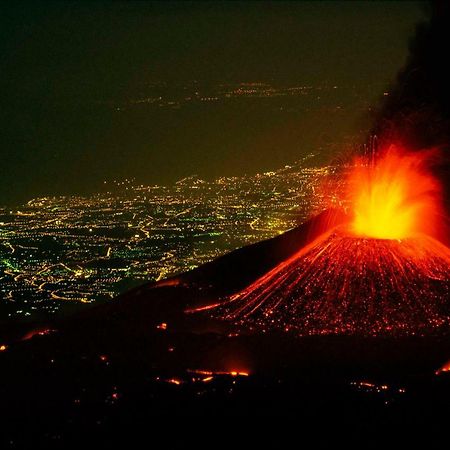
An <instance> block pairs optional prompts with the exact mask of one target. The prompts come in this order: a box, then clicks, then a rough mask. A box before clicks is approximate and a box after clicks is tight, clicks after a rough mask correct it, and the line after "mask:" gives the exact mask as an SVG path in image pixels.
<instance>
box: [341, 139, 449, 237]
mask: <svg viewBox="0 0 450 450" xmlns="http://www.w3.org/2000/svg"><path fill="white" fill-rule="evenodd" d="M434 154H435V152H433V151H422V152H417V153H406V152H404V151H401V150H400V148H399V147H398V146H394V145H392V146H391V147H389V148H388V149H387V150H385V151H382V152H381V156H380V157H379V158H378V159H377V160H376V161H375V163H374V164H368V163H367V161H365V160H364V159H357V160H356V161H355V164H354V167H353V169H352V170H351V171H350V175H349V180H348V192H349V195H348V197H349V200H350V205H351V210H352V213H353V216H354V219H353V226H352V231H353V232H354V233H355V234H356V235H358V236H366V237H373V238H377V239H405V238H407V237H411V236H412V235H414V234H415V233H417V232H421V233H426V234H431V235H433V234H435V231H436V228H437V227H436V225H437V224H436V222H437V221H438V220H439V219H440V217H441V216H442V213H441V206H440V195H441V187H440V185H439V183H438V181H437V180H436V179H435V178H434V177H433V175H432V174H431V173H430V171H429V167H428V166H429V163H430V160H431V159H432V157H433V156H434Z"/></svg>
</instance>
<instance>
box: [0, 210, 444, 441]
mask: <svg viewBox="0 0 450 450" xmlns="http://www.w3.org/2000/svg"><path fill="white" fill-rule="evenodd" d="M329 219H330V217H329V216H327V215H323V216H322V217H319V218H318V219H314V220H313V221H311V222H308V223H307V224H305V225H302V226H301V227H299V228H297V229H295V230H292V231H290V232H288V233H286V234H284V235H282V236H279V237H277V238H275V239H272V240H269V241H266V242H262V243H259V244H256V245H253V246H250V247H247V248H244V249H241V250H238V251H236V252H233V253H231V254H229V255H227V256H225V257H223V258H220V259H219V260H217V261H215V262H212V263H210V264H207V265H205V266H203V267H201V268H199V269H197V270H195V271H192V272H190V273H188V274H185V275H183V276H180V277H178V278H174V279H171V280H168V281H165V282H161V283H158V284H152V285H147V286H143V287H141V288H138V289H135V290H133V291H130V292H129V293H127V294H125V295H123V296H121V297H119V298H117V299H116V300H115V301H114V302H111V303H109V304H107V305H103V306H99V307H97V308H94V309H92V310H87V311H84V312H83V313H80V314H78V315H76V316H73V317H71V318H69V319H65V320H63V321H59V322H57V323H50V324H40V325H39V326H36V327H35V328H33V329H32V330H29V331H28V332H27V333H23V330H21V331H20V332H19V331H16V332H15V333H12V332H9V335H8V336H5V339H6V340H5V341H4V342H5V343H4V344H3V345H5V347H6V348H5V349H4V350H3V351H1V352H0V374H1V375H0V379H1V383H0V399H1V401H0V416H1V439H2V448H22V447H24V446H26V447H36V446H38V447H43V448H50V447H53V446H56V447H68V446H71V445H73V444H78V443H83V444H85V445H87V444H94V443H95V444H98V445H102V446H105V447H111V446H114V445H118V444H119V443H120V444H121V445H122V446H123V445H125V444H126V445H130V446H131V442H132V441H133V440H134V439H136V438H137V437H141V438H143V439H144V445H145V446H147V447H150V448H152V447H157V448H159V446H160V445H161V446H162V447H163V448H169V449H170V448H186V447H187V446H188V445H195V446H197V447H210V446H212V445H217V444H226V445H227V446H233V447H238V448H240V447H250V448H254V447H255V446H260V447H262V448H285V447H287V446H288V445H289V446H291V445H292V443H294V444H295V445H297V446H298V447H300V448H302V447H304V446H305V447H306V448H312V447H317V448H331V447H335V445H337V444H338V443H345V444H347V445H354V446H358V447H359V448H361V447H364V448H379V446H380V445H381V444H382V445H385V444H386V443H387V442H393V441H394V440H395V439H400V440H401V441H400V442H401V443H402V444H403V445H404V444H405V443H406V442H410V441H415V442H418V439H419V438H420V437H421V438H424V439H425V440H426V441H425V442H426V444H427V448H438V447H439V448H440V447H442V446H443V445H445V444H446V441H447V436H446V429H447V422H448V417H449V413H450V372H445V371H439V369H440V368H442V367H443V366H444V365H445V364H446V362H447V361H448V360H449V359H450V339H449V338H448V337H447V336H445V335H437V336H432V335H430V336H427V337H419V336H412V337H404V338H388V337H384V338H370V337H358V336H308V337H298V336H296V335H293V334H290V333H280V332H276V331H273V332H270V333H269V332H267V333H257V332H255V333H252V332H243V333H236V332H235V331H234V330H232V329H231V328H230V327H228V325H227V324H226V323H224V322H223V321H218V320H213V319H209V318H208V317H207V316H206V315H202V314H200V315H195V314H186V313H185V312H184V311H185V310H186V309H187V308H193V307H197V308H198V307H201V306H203V305H207V304H209V303H211V302H212V301H214V299H217V298H221V297H223V296H224V295H229V294H231V293H233V292H236V291H237V290H239V289H241V288H242V287H244V286H246V285H248V284H249V283H250V282H252V281H254V280H255V279H256V278H258V277H259V276H261V275H262V274H264V273H265V272H267V270H269V269H271V268H273V267H274V266H275V265H276V264H278V263H279V262H281V261H283V260H284V259H286V258H288V257H289V256H291V255H292V254H293V253H294V252H296V251H297V250H298V249H299V248H301V247H303V246H304V245H305V244H306V243H307V242H309V241H310V240H311V239H313V238H314V237H315V236H317V234H318V233H320V226H318V223H317V222H319V223H322V224H324V223H325V222H326V221H328V220H329ZM20 333H22V335H20ZM392 433H394V434H395V435H396V436H397V437H395V436H394V435H393V434H392ZM157 442H162V444H157ZM306 442H312V443H313V445H309V444H308V445H306ZM141 446H142V444H141V445H140V447H141Z"/></svg>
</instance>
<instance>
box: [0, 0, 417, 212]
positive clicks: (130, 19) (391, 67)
mask: <svg viewBox="0 0 450 450" xmlns="http://www.w3.org/2000/svg"><path fill="white" fill-rule="evenodd" d="M0 8H1V19H0V20H1V22H2V26H1V30H2V31H1V34H2V39H1V44H0V46H1V51H2V54H3V68H2V71H1V73H0V89H1V95H2V97H3V103H4V105H5V107H4V108H3V110H2V118H1V123H2V132H1V134H2V136H3V142H2V150H1V156H2V162H3V167H6V168H7V170H5V171H4V172H3V176H2V178H1V181H0V204H5V203H7V204H14V203H17V202H23V201H26V200H29V199H31V198H33V197H36V196H41V195H58V194H71V193H81V194H88V193H92V192H95V191H97V190H98V189H100V187H101V184H102V183H103V181H104V180H113V179H125V178H132V177H135V178H136V179H137V181H138V182H142V183H145V184H156V183H163V184H171V183H173V182H174V181H176V180H177V179H179V178H182V177H184V176H188V175H192V174H194V173H196V174H199V175H200V176H201V177H205V178H209V179H211V178H215V177H219V176H222V175H242V174H244V173H247V174H249V173H250V174H251V173H257V172H259V171H265V170H271V169H276V168H279V167H282V166H283V165H284V164H289V163H292V162H293V161H295V160H297V159H299V158H301V157H303V156H304V155H305V154H308V153H310V152H311V151H313V152H319V153H320V154H321V155H322V159H323V161H324V162H325V161H326V160H327V159H328V158H329V155H328V153H329V152H328V153H327V148H329V147H330V146H336V145H337V144H339V143H342V142H345V141H346V140H348V139H349V138H353V137H354V136H358V133H364V132H365V131H366V130H367V129H368V128H369V125H368V124H367V115H368V114H369V111H370V108H371V107H376V105H377V103H378V99H379V97H380V96H381V95H382V94H383V92H384V90H387V89H388V87H389V85H390V84H391V83H392V82H393V80H394V77H395V74H396V73H397V72H398V70H399V69H400V67H401V66H402V65H403V63H404V61H405V59H406V56H407V53H408V39H409V38H410V37H411V35H413V33H414V27H415V25H416V23H417V22H420V21H421V20H422V19H423V18H424V17H425V13H424V10H425V8H424V7H423V5H422V4H420V3H418V2H402V3H386V2H358V3H355V2H352V3H348V4H346V3H335V2H319V3H303V2H302V3H293V2H280V3H250V4H249V3H240V2H230V3H227V2H211V3H203V2H201V3H185V2H181V3H169V2H160V3H158V2H156V3H155V2H148V3H145V2H89V3H76V2H62V3H58V2H17V3H14V4H9V5H6V4H2V6H1V7H0ZM343 24H345V26H344V25H343ZM194 81H196V82H197V84H195V83H194ZM254 82H260V83H269V84H270V85H271V86H272V87H275V88H276V89H278V88H280V87H281V88H282V87H293V86H294V87H296V86H297V87H298V86H312V87H313V89H320V88H322V87H323V86H328V87H329V88H330V89H332V88H333V87H334V86H337V89H335V90H330V91H329V92H328V91H326V92H325V95H321V93H320V91H319V90H313V91H311V92H312V94H310V93H308V95H303V96H300V95H298V96H294V97H292V98H288V99H287V100H286V97H283V96H279V97H276V96H274V97H271V98H269V99H262V100H261V99H255V98H236V99H233V100H232V101H228V100H227V101H222V100H223V99H221V100H220V101H215V102H209V103H208V102H200V101H198V102H190V103H183V104H182V105H181V107H178V106H179V105H178V104H176V102H177V101H178V100H179V99H184V98H185V97H186V93H187V97H192V96H195V95H196V94H195V92H197V91H198V92H199V94H198V96H200V97H201V96H205V97H208V96H210V95H215V93H217V91H220V90H221V89H222V91H223V88H221V87H220V85H223V84H230V85H231V87H230V89H233V87H234V89H236V88H237V87H239V83H254ZM161 83H162V84H163V85H162V86H161ZM197 86H199V88H198V89H197ZM159 96H161V97H162V99H163V101H165V102H166V103H165V104H164V105H162V106H161V105H155V104H149V103H148V102H147V103H145V102H141V101H142V100H145V99H148V98H159ZM319 97H321V98H319ZM174 99H175V106H173V104H171V103H170V102H171V101H172V100H174ZM139 102H141V103H139ZM333 108H334V110H333ZM336 108H339V109H336ZM324 112H326V113H327V114H324Z"/></svg>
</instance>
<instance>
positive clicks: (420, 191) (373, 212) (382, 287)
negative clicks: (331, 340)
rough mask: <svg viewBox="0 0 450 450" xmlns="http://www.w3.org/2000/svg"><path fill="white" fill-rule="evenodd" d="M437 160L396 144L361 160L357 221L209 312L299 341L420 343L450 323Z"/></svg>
mask: <svg viewBox="0 0 450 450" xmlns="http://www.w3.org/2000/svg"><path fill="white" fill-rule="evenodd" d="M431 156H432V153H430V152H422V153H414V154H408V153H402V152H400V151H399V150H398V148H396V147H394V146H392V147H390V148H389V149H388V150H387V151H385V152H384V153H382V155H381V156H380V157H379V159H378V160H377V161H376V162H375V163H371V164H368V163H366V162H365V161H364V160H362V159H357V160H355V162H354V164H353V165H352V168H351V170H350V174H349V176H348V180H347V181H348V182H347V186H348V195H347V198H346V204H347V205H348V207H349V214H348V217H349V220H348V222H347V223H345V224H340V225H338V226H336V227H334V228H332V229H330V230H328V231H327V232H326V233H324V234H322V235H321V236H320V237H318V238H317V239H316V240H314V241H313V242H312V243H310V244H309V245H307V246H306V247H304V248H302V249H300V250H299V251H298V252H297V253H296V254H295V255H294V256H292V257H291V258H289V259H288V260H286V261H284V262H283V263H281V264H279V265H278V266H276V267H275V268H274V269H272V270H271V271H270V272H268V273H267V274H266V275H264V276H262V277H261V278H259V279H258V280H256V281H255V282H254V283H252V284H251V285H250V286H248V287H247V288H245V289H243V290H242V291H240V292H239V293H237V294H235V295H233V296H232V297H230V298H228V299H226V300H225V301H224V302H222V303H221V304H220V305H219V306H217V307H212V308H211V309H210V310H209V311H208V312H209V314H211V315H212V316H213V317H216V318H220V319H225V320H229V321H231V322H232V323H234V324H235V325H237V326H238V327H239V328H241V329H257V330H262V331H266V330H270V329H279V330H284V331H294V332H297V333H298V334H300V335H312V334H358V335H371V336H376V335H395V336H398V335H415V334H420V335H421V334H428V333H436V332H438V331H442V330H447V329H448V327H449V325H450V302H449V301H448V294H449V290H450V249H449V248H448V247H447V246H445V245H444V244H443V243H441V242H440V241H439V240H438V239H437V238H438V237H439V235H438V229H439V226H438V225H439V221H440V220H443V217H444V216H443V214H442V210H441V207H440V185H439V182H438V181H437V180H436V179H435V178H433V176H432V175H431V173H430V171H429V168H428V163H429V161H430V157H431Z"/></svg>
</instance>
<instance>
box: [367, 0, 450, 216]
mask: <svg viewBox="0 0 450 450" xmlns="http://www.w3.org/2000/svg"><path fill="white" fill-rule="evenodd" d="M424 6H425V7H426V8H427V13H428V19H427V20H426V21H424V22H423V23H420V24H418V25H417V27H416V32H415V35H414V37H413V38H412V40H411V42H410V54H409V57H408V60H407V62H406V65H405V66H404V67H403V68H402V70H401V71H400V73H399V74H398V76H397V79H396V81H395V83H394V84H393V86H391V88H390V90H389V96H387V97H385V98H384V100H383V102H382V104H381V106H380V109H379V110H378V113H377V117H376V121H375V126H374V129H373V133H374V134H375V135H377V136H379V137H381V139H382V140H393V139H394V140H401V141H402V142H403V143H404V144H405V145H406V146H407V147H408V148H409V149H412V150H416V151H417V150H420V149H424V148H430V147H434V148H439V149H440V150H441V156H442V157H441V159H440V160H439V161H438V163H437V164H436V168H435V171H436V175H437V176H438V177H439V178H440V179H441V182H442V184H443V187H444V202H445V204H446V207H447V211H449V206H450V170H449V162H450V65H449V59H450V56H449V55H450V48H449V46H450V3H448V2H446V1H433V2H431V3H428V4H425V5H424Z"/></svg>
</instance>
